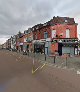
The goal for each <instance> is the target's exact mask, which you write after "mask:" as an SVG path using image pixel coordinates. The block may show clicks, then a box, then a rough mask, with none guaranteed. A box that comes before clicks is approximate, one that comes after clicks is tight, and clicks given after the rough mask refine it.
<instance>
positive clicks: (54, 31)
mask: <svg viewBox="0 0 80 92" xmlns="http://www.w3.org/2000/svg"><path fill="white" fill-rule="evenodd" d="M52 38H56V30H52Z"/></svg>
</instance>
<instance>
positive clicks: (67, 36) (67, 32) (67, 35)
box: [66, 29, 70, 38]
mask: <svg viewBox="0 0 80 92" xmlns="http://www.w3.org/2000/svg"><path fill="white" fill-rule="evenodd" d="M66 38H70V30H69V29H66Z"/></svg>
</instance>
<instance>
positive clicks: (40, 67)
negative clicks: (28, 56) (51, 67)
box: [32, 63, 46, 74]
mask: <svg viewBox="0 0 80 92" xmlns="http://www.w3.org/2000/svg"><path fill="white" fill-rule="evenodd" d="M45 65H46V64H45V63H44V64H43V65H42V66H39V67H38V68H36V69H35V70H34V68H32V74H34V73H35V72H36V71H37V70H38V69H42V68H43V67H44V66H45Z"/></svg>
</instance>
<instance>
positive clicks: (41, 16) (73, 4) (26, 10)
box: [0, 0, 80, 43]
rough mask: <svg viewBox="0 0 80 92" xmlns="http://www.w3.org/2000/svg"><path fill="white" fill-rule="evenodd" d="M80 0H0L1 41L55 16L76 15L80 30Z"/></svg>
mask: <svg viewBox="0 0 80 92" xmlns="http://www.w3.org/2000/svg"><path fill="white" fill-rule="evenodd" d="M79 7H80V0H0V43H3V42H4V41H5V40H6V39H8V38H10V36H11V35H15V34H17V33H18V32H19V30H20V31H22V32H23V31H24V30H25V29H27V28H28V27H32V26H33V25H35V24H38V23H44V22H46V21H48V20H50V19H51V18H52V17H53V16H68V17H74V18H75V21H76V23H78V34H79V32H80V30H79V29H80V8H79Z"/></svg>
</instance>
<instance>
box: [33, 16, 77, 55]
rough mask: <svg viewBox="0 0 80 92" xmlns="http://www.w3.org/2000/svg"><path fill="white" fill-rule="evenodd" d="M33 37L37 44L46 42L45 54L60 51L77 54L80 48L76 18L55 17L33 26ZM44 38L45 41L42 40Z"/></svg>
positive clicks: (61, 52)
mask: <svg viewBox="0 0 80 92" xmlns="http://www.w3.org/2000/svg"><path fill="white" fill-rule="evenodd" d="M33 29H34V30H33V37H34V40H36V41H37V43H36V44H37V45H40V44H42V43H43V44H44V51H45V54H51V53H55V52H58V53H59V55H62V54H64V53H69V54H71V55H74V54H75V49H76V48H77V49H78V46H77V45H78V38H77V23H75V21H74V18H69V17H53V19H51V20H50V21H48V22H46V23H44V24H38V25H36V26H34V27H33ZM42 40H44V41H43V42H40V41H42Z"/></svg>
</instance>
